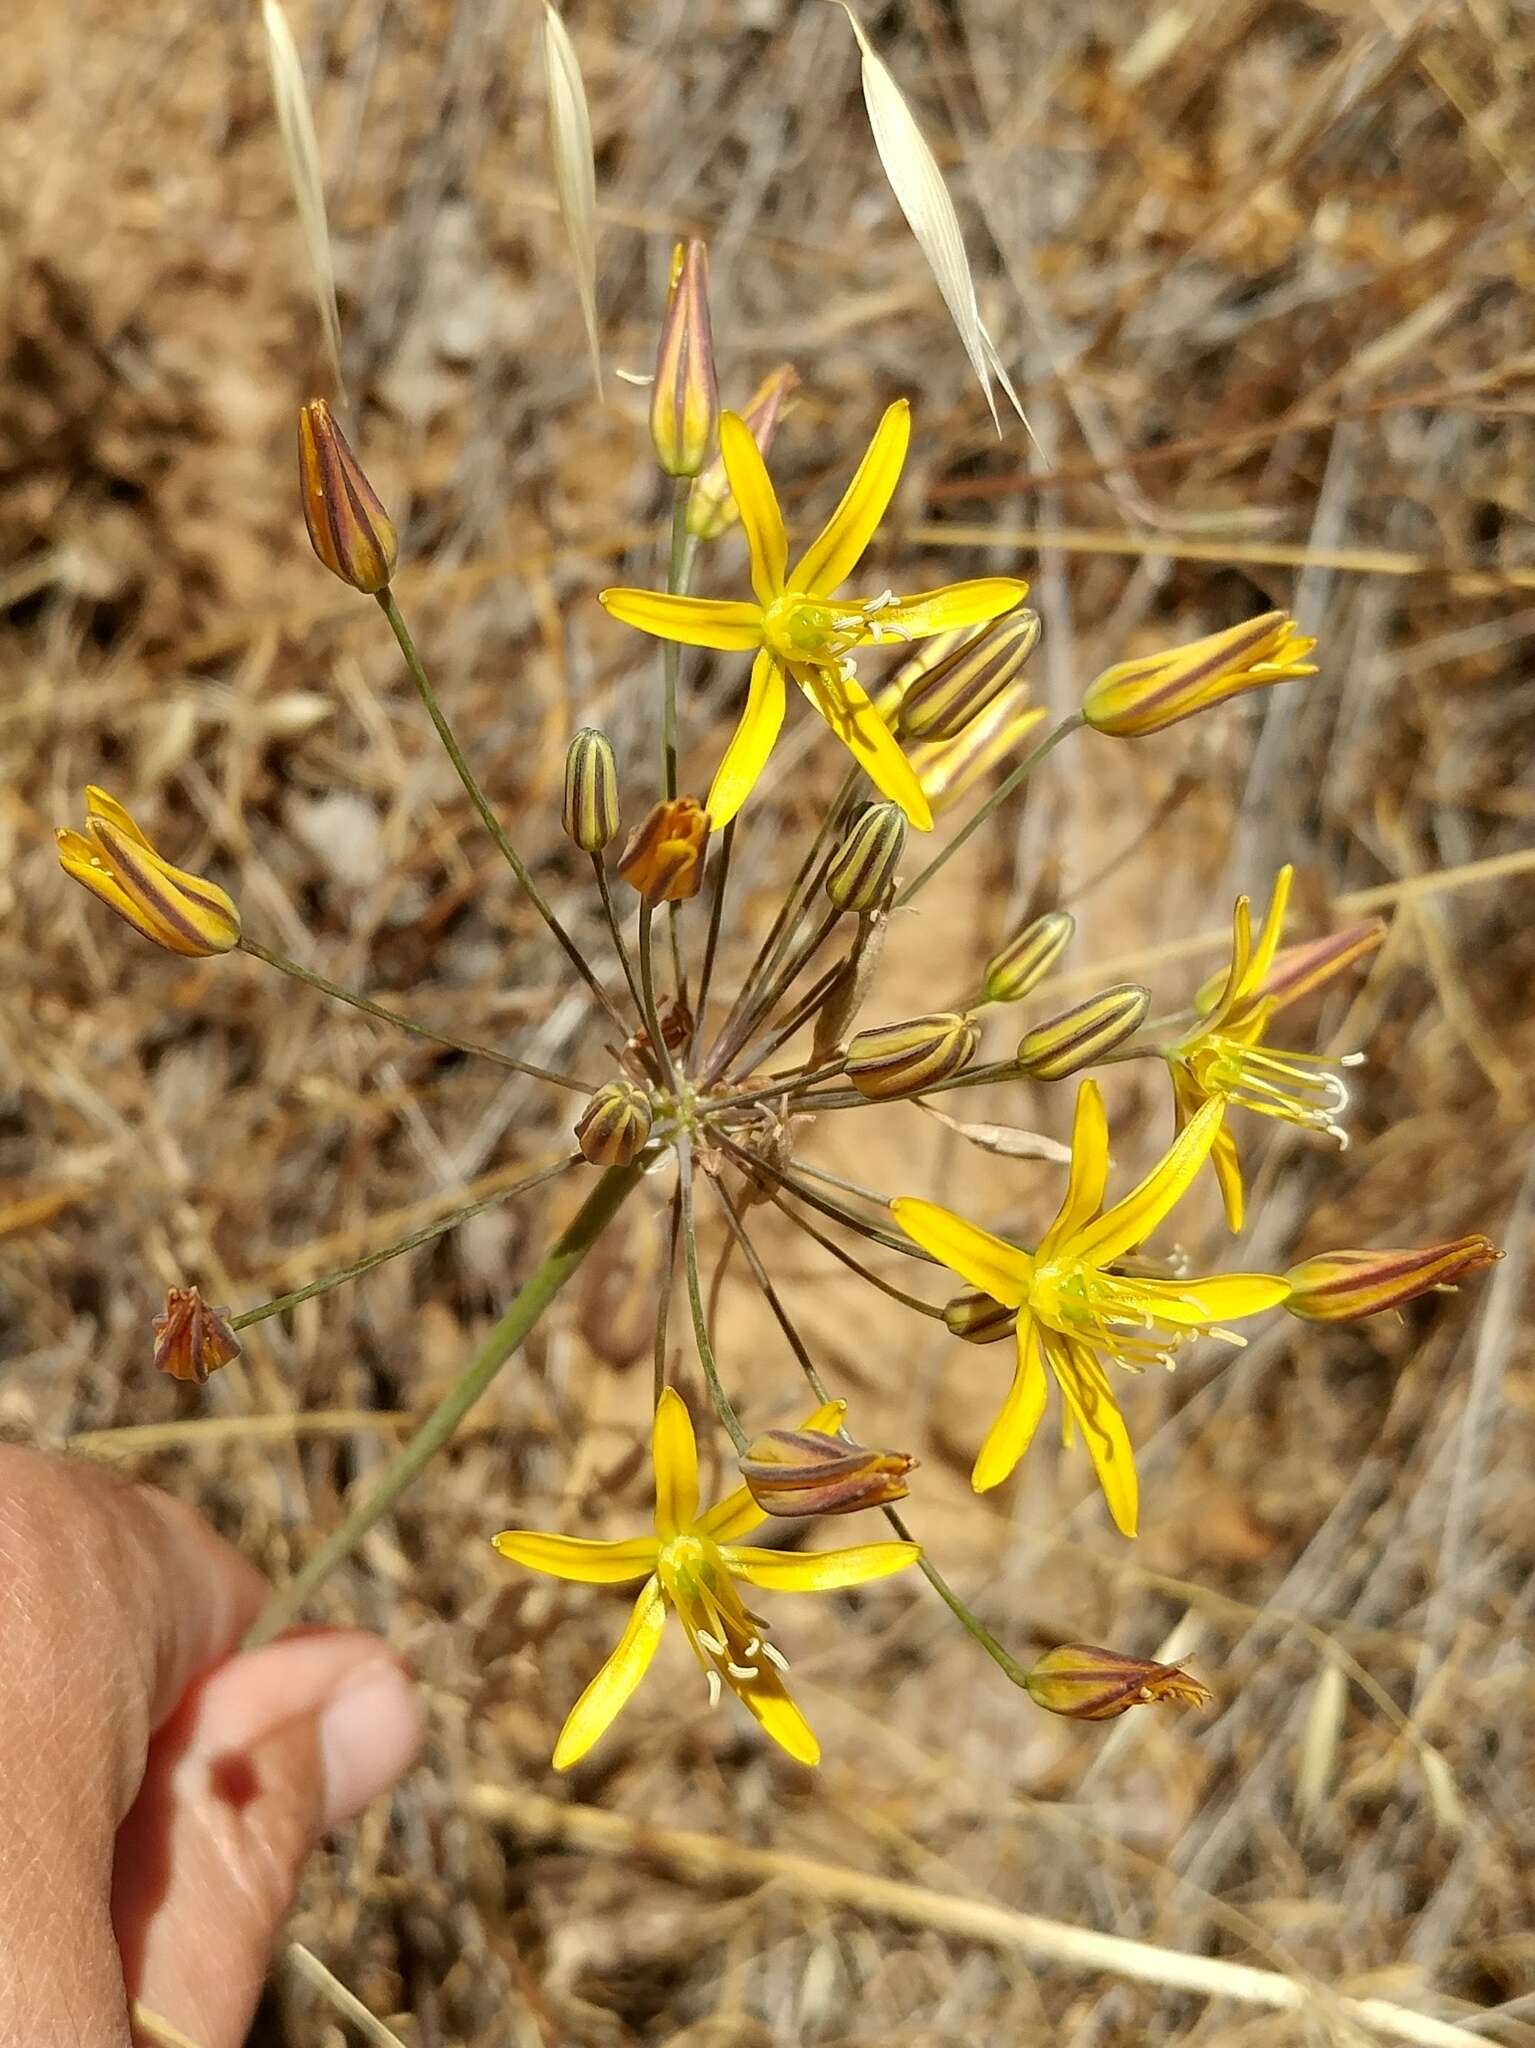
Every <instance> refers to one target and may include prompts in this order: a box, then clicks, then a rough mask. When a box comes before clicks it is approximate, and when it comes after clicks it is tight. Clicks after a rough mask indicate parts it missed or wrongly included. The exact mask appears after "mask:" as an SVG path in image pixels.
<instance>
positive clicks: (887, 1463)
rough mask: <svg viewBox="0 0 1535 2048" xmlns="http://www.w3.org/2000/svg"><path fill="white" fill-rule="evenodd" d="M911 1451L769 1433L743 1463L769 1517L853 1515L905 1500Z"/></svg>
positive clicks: (811, 1433)
mask: <svg viewBox="0 0 1535 2048" xmlns="http://www.w3.org/2000/svg"><path fill="white" fill-rule="evenodd" d="M916 1462H917V1461H916V1459H915V1458H914V1457H912V1456H911V1455H910V1453H909V1452H907V1451H871V1450H868V1449H867V1448H866V1447H865V1446H864V1445H863V1444H846V1443H843V1442H841V1440H840V1439H839V1438H837V1437H834V1436H827V1435H825V1434H823V1433H822V1432H821V1431H820V1430H814V1429H769V1430H764V1431H763V1433H762V1435H761V1436H759V1437H756V1438H754V1439H753V1441H752V1442H751V1443H750V1444H748V1446H747V1448H746V1455H745V1456H744V1457H743V1458H742V1459H741V1476H742V1478H743V1479H744V1480H745V1481H746V1484H747V1486H748V1487H749V1488H750V1489H751V1496H752V1499H753V1500H754V1501H755V1502H756V1503H757V1505H758V1507H759V1508H761V1509H762V1510H763V1511H764V1513H766V1514H769V1515H789V1516H793V1515H851V1514H855V1513H856V1512H857V1511H858V1509H860V1508H882V1507H887V1506H888V1505H889V1504H890V1502H891V1501H896V1500H903V1499H904V1498H905V1496H906V1493H907V1490H908V1489H907V1486H906V1474H907V1473H908V1472H910V1471H911V1470H912V1468H913V1466H915V1464H916Z"/></svg>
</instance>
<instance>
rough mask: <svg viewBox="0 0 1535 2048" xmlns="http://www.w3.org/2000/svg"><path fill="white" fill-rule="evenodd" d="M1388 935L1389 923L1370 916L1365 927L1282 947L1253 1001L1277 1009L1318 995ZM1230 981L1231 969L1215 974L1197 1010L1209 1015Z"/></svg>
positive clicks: (1197, 1002)
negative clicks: (1270, 1003) (1228, 975)
mask: <svg viewBox="0 0 1535 2048" xmlns="http://www.w3.org/2000/svg"><path fill="white" fill-rule="evenodd" d="M1385 936H1386V925H1385V920H1384V919H1383V918H1379V917H1369V918H1366V919H1365V920H1364V922H1363V923H1362V924H1351V925H1348V926H1346V927H1345V928H1344V929H1343V930H1342V931H1341V932H1328V933H1326V934H1325V936H1324V937H1322V938H1320V939H1303V940H1302V941H1301V943H1300V944H1299V945H1298V946H1281V947H1280V949H1279V951H1278V952H1277V953H1276V954H1275V955H1274V959H1273V963H1272V965H1271V966H1270V968H1269V971H1268V973H1267V974H1266V975H1264V977H1263V980H1262V983H1261V984H1260V986H1259V987H1258V988H1257V989H1256V990H1255V991H1254V996H1253V1000H1254V1001H1255V1002H1260V1003H1264V1002H1272V1004H1273V1005H1274V1009H1275V1010H1283V1009H1285V1008H1287V1007H1288V1006H1289V1004H1291V1003H1298V1002H1301V1001H1303V1000H1304V999H1305V997H1307V996H1311V995H1315V994H1316V992H1317V990H1318V989H1322V988H1326V986H1327V985H1328V983H1329V982H1331V981H1335V980H1336V979H1337V977H1338V976H1339V975H1340V974H1343V973H1345V972H1346V971H1347V969H1349V968H1350V967H1352V966H1353V965H1354V964H1355V962H1356V961H1359V960H1367V959H1368V958H1369V956H1370V955H1371V954H1372V953H1373V952H1374V951H1375V950H1376V948H1377V947H1378V946H1379V945H1380V943H1381V941H1382V940H1383V939H1384V938H1385ZM1226 980H1227V970H1226V969H1225V968H1224V967H1223V968H1222V969H1221V971H1220V973H1219V974H1212V975H1211V976H1210V979H1209V980H1208V981H1207V982H1205V983H1204V985H1203V987H1202V988H1201V989H1200V991H1199V993H1198V995H1197V996H1195V998H1194V1007H1195V1009H1196V1010H1198V1012H1199V1014H1200V1015H1201V1016H1205V1015H1207V1014H1208V1013H1209V1012H1210V1011H1211V1010H1213V1009H1214V1008H1215V1005H1216V1004H1217V1003H1218V1002H1219V1001H1220V998H1221V992H1222V991H1223V990H1224V988H1225V986H1226Z"/></svg>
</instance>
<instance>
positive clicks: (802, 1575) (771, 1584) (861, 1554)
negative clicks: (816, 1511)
mask: <svg viewBox="0 0 1535 2048" xmlns="http://www.w3.org/2000/svg"><path fill="white" fill-rule="evenodd" d="M722 1554H723V1556H724V1559H725V1565H726V1569H727V1570H728V1571H729V1572H730V1573H731V1575H732V1577H734V1578H738V1579H745V1581H746V1583H747V1585H749V1586H760V1587H761V1588H762V1590H763V1591H764V1592H769V1593H829V1592H833V1591H835V1589H836V1588H837V1587H839V1586H864V1585H867V1584H868V1582H869V1581H870V1580H871V1579H888V1578H889V1577H890V1575H891V1573H892V1572H903V1571H905V1569H906V1567H907V1566H908V1565H909V1564H915V1563H916V1561H917V1559H918V1558H919V1557H920V1556H921V1555H922V1552H921V1549H920V1547H919V1546H918V1545H917V1544H915V1543H855V1544H853V1545H852V1546H851V1547H850V1548H849V1549H847V1550H811V1551H793V1550H754V1549H752V1548H750V1547H749V1546H737V1547H735V1548H733V1549H729V1550H726V1551H724V1552H723V1553H722Z"/></svg>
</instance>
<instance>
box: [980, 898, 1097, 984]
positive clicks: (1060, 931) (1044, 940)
mask: <svg viewBox="0 0 1535 2048" xmlns="http://www.w3.org/2000/svg"><path fill="white" fill-rule="evenodd" d="M1076 928H1077V921H1076V919H1075V918H1074V917H1073V916H1072V915H1071V912H1070V911H1069V910H1051V911H1047V912H1046V914H1045V915H1044V916H1043V917H1036V918H1035V920H1034V922H1033V923H1032V924H1030V925H1025V926H1024V928H1023V930H1022V931H1021V932H1020V933H1019V934H1018V936H1017V938H1016V939H1012V940H1010V941H1009V942H1008V944H1007V945H1005V946H1004V947H1003V948H1002V950H1001V952H1000V953H993V955H992V956H991V958H990V959H989V960H988V961H987V962H986V972H985V975H984V976H983V977H982V981H981V1000H982V1002H985V1003H1018V1002H1022V1000H1023V998H1024V997H1025V996H1026V995H1027V994H1028V993H1029V990H1030V989H1032V988H1037V987H1038V986H1039V984H1040V982H1042V981H1043V980H1044V978H1045V976H1046V975H1047V974H1048V973H1049V972H1050V970H1051V968H1052V967H1053V966H1054V965H1055V963H1056V961H1057V960H1059V959H1060V957H1061V955H1062V954H1063V953H1064V952H1065V950H1066V948H1067V947H1068V946H1069V945H1070V944H1071V939H1072V934H1073V933H1074V932H1075V931H1076Z"/></svg>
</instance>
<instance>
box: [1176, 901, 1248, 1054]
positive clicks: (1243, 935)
mask: <svg viewBox="0 0 1535 2048" xmlns="http://www.w3.org/2000/svg"><path fill="white" fill-rule="evenodd" d="M1252 950H1253V907H1252V902H1251V900H1250V899H1249V898H1248V897H1246V896H1239V897H1238V898H1237V900H1236V902H1235V904H1234V905H1233V906H1232V911H1231V965H1230V967H1229V968H1228V969H1227V970H1226V979H1225V980H1224V981H1223V982H1222V983H1221V988H1220V993H1219V995H1217V997H1216V998H1215V1001H1214V1002H1213V1003H1212V1004H1211V1006H1210V1009H1209V1011H1208V1013H1207V1014H1206V1015H1205V1016H1204V1017H1202V1018H1201V1019H1200V1021H1199V1024H1198V1026H1197V1027H1196V1029H1195V1030H1193V1031H1191V1032H1190V1033H1189V1036H1188V1039H1187V1040H1185V1041H1184V1042H1185V1043H1192V1042H1193V1041H1194V1040H1195V1039H1197V1038H1202V1037H1203V1036H1204V1035H1205V1033H1206V1032H1207V1031H1219V1030H1220V1028H1221V1026H1222V1025H1223V1024H1224V1023H1225V1021H1226V1019H1227V1018H1228V1017H1229V1016H1230V1015H1231V1013H1232V1011H1233V1010H1234V1009H1235V1008H1236V1007H1237V1005H1238V1003H1239V1001H1240V1000H1241V994H1242V985H1243V983H1244V982H1245V981H1246V979H1247V966H1248V962H1249V961H1250V960H1251V959H1252Z"/></svg>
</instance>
